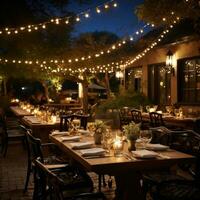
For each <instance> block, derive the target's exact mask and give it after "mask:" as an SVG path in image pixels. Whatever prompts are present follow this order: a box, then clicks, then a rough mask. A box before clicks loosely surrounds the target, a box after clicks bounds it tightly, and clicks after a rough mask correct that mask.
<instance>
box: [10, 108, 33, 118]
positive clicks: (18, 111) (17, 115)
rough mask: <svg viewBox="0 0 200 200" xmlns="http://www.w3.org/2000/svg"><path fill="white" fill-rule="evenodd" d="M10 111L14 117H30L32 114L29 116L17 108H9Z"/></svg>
mask: <svg viewBox="0 0 200 200" xmlns="http://www.w3.org/2000/svg"><path fill="white" fill-rule="evenodd" d="M10 110H11V111H12V112H13V113H14V115H15V116H16V117H19V118H20V117H24V116H31V115H33V114H31V113H30V112H28V111H26V110H24V109H22V108H20V107H19V106H11V107H10Z"/></svg>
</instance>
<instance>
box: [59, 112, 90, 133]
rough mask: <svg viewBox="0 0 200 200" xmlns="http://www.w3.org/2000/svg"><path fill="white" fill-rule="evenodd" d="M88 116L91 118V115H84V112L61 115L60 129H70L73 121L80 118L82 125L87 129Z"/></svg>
mask: <svg viewBox="0 0 200 200" xmlns="http://www.w3.org/2000/svg"><path fill="white" fill-rule="evenodd" d="M88 118H89V115H84V114H69V115H61V116H60V131H68V130H69V128H70V125H71V122H72V121H73V120H74V119H79V120H80V127H81V128H83V129H85V130H86V129H87V121H88Z"/></svg>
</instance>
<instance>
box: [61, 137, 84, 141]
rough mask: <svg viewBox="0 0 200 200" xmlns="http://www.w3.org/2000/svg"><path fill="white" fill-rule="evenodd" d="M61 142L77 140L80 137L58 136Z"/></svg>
mask: <svg viewBox="0 0 200 200" xmlns="http://www.w3.org/2000/svg"><path fill="white" fill-rule="evenodd" d="M60 138H61V141H62V142H66V141H74V142H75V141H76V142H77V141H79V140H80V139H81V136H65V137H60Z"/></svg>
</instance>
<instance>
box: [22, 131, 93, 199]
mask: <svg viewBox="0 0 200 200" xmlns="http://www.w3.org/2000/svg"><path fill="white" fill-rule="evenodd" d="M26 136H27V141H28V148H29V151H28V152H29V153H30V155H29V157H30V159H29V167H28V170H27V178H26V183H25V188H24V191H26V190H27V186H28V181H29V177H30V174H31V172H34V167H35V166H34V162H35V160H36V159H38V158H40V161H41V162H42V163H43V164H44V165H45V166H46V167H47V168H48V169H49V170H53V171H60V170H62V169H65V172H66V173H68V175H70V174H74V175H76V176H77V179H78V178H80V179H81V180H84V181H82V184H83V185H84V184H85V186H86V187H90V188H93V183H92V180H91V178H90V177H89V176H88V175H87V173H86V172H85V171H84V170H82V169H80V168H78V167H77V166H75V165H73V166H71V164H70V163H69V162H66V161H65V160H64V159H62V157H60V156H59V155H56V154H55V153H56V149H55V148H56V146H55V145H54V144H52V143H45V144H41V141H40V139H38V138H35V137H33V136H32V135H31V133H30V131H27V132H26ZM47 147H48V149H44V148H47ZM43 150H48V151H46V154H48V156H45V154H44V152H45V151H43ZM51 152H53V154H51ZM67 169H68V170H67ZM39 190H40V188H39ZM37 193H38V192H37V188H36V191H35V192H34V195H35V196H37ZM42 195H43V194H42ZM38 198H40V197H38ZM36 199H37V198H36Z"/></svg>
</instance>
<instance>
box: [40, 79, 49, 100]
mask: <svg viewBox="0 0 200 200" xmlns="http://www.w3.org/2000/svg"><path fill="white" fill-rule="evenodd" d="M40 83H41V84H42V86H43V87H44V95H45V97H46V99H47V102H49V90H48V87H47V84H46V82H45V81H43V80H42V81H40Z"/></svg>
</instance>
